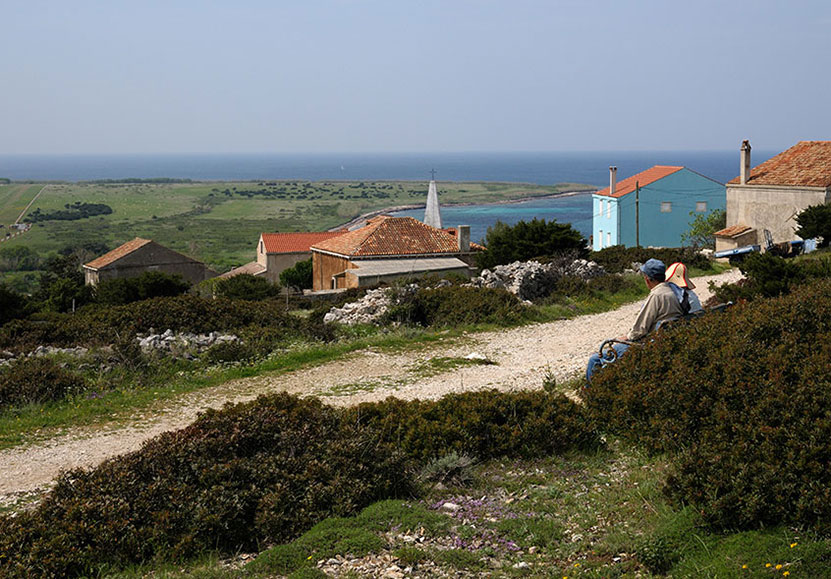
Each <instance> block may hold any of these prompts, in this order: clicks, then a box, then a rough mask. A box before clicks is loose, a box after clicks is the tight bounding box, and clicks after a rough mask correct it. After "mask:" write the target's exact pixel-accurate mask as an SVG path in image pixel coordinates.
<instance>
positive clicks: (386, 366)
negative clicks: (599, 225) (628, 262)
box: [0, 270, 741, 505]
mask: <svg viewBox="0 0 831 579" xmlns="http://www.w3.org/2000/svg"><path fill="white" fill-rule="evenodd" d="M739 277H741V274H740V273H739V272H738V270H731V271H728V272H725V273H723V274H721V275H719V276H708V277H702V278H696V279H695V283H696V286H697V290H696V293H698V295H699V297H700V298H701V301H702V302H704V301H706V300H707V299H708V298H709V296H710V292H709V291H708V290H707V281H709V280H711V279H715V280H717V281H718V282H719V283H723V282H729V281H735V280H737V279H738V278H739ZM640 306H641V302H637V303H632V304H628V305H625V306H623V307H621V308H619V309H617V310H614V311H610V312H604V313H602V314H594V315H588V316H580V317H578V318H575V319H572V320H561V321H556V322H550V323H545V324H535V325H531V326H524V327H521V328H516V329H510V330H500V331H495V332H486V333H479V334H471V335H469V336H466V337H465V338H464V339H461V340H458V339H457V340H454V341H453V343H452V344H451V345H446V344H445V345H442V344H438V345H434V346H431V347H430V348H429V349H428V350H421V351H418V352H408V353H403V354H389V353H382V352H376V351H372V350H364V351H361V352H358V353H355V354H352V355H350V356H347V357H344V358H342V359H340V360H337V361H334V362H330V363H327V364H324V365H321V366H317V367H314V368H309V369H304V370H298V371H295V372H292V373H288V374H283V375H280V376H269V375H262V376H257V377H253V378H245V379H240V380H234V381H231V382H227V383H225V384H222V385H220V386H216V387H213V388H207V389H203V390H200V391H198V392H193V393H190V394H187V395H183V396H182V397H180V398H179V399H178V400H176V401H175V402H171V403H168V405H167V406H165V407H164V408H161V409H159V410H156V411H154V412H153V413H152V415H149V416H147V415H142V416H138V417H136V419H135V421H134V422H133V423H132V424H130V425H127V426H124V425H118V426H113V427H110V428H107V427H100V426H99V427H96V428H78V429H73V430H72V431H71V432H69V433H66V434H63V435H60V436H58V437H55V438H52V439H50V440H48V441H45V442H41V443H37V444H33V445H31V446H26V447H22V448H13V449H9V450H4V451H0V505H2V504H11V503H15V502H17V501H20V500H22V499H25V498H26V497H27V496H28V495H30V494H37V493H39V492H41V491H42V490H43V489H44V488H47V487H48V486H49V485H50V484H51V481H52V479H53V478H54V477H55V476H56V475H57V474H58V473H59V472H60V471H61V470H63V469H69V468H75V467H89V466H94V465H96V464H98V463H100V462H102V461H103V460H105V459H107V458H110V457H112V456H116V455H118V454H122V453H125V452H129V451H132V450H137V449H138V448H140V447H141V444H142V443H143V442H144V441H145V440H147V439H149V438H151V437H153V436H156V435H157V434H160V433H161V432H164V431H167V430H173V429H178V428H182V427H184V426H186V425H188V424H189V423H191V422H192V421H193V420H194V418H196V416H197V414H198V413H199V412H200V411H202V410H204V409H205V408H220V407H221V406H222V405H224V404H225V403H228V402H232V403H236V402H245V401H248V400H252V399H253V398H255V397H256V396H258V395H260V394H266V393H270V392H278V391H286V392H289V393H292V394H298V395H314V396H319V397H320V398H321V399H323V400H324V401H325V402H327V403H329V404H335V405H350V404H356V403H359V402H368V401H375V400H382V399H384V398H386V397H387V396H391V395H395V396H397V397H399V398H405V399H412V398H439V397H441V396H443V395H444V394H447V393H449V392H463V391H468V390H480V389H484V388H497V389H500V390H517V389H533V388H539V387H541V386H542V382H543V378H544V377H545V376H546V375H550V376H553V377H554V378H556V380H557V381H558V382H562V381H565V380H568V379H571V378H573V377H574V376H577V375H579V374H580V373H581V372H582V371H583V370H584V368H585V363H586V359H587V358H588V355H589V354H590V353H591V352H593V351H595V349H596V348H597V347H598V345H599V344H600V342H602V341H603V340H604V339H606V338H609V337H613V336H618V335H621V334H623V333H625V332H626V331H627V330H628V329H629V327H630V325H631V323H632V321H633V320H634V318H635V316H636V314H637V312H638V310H639V308H640ZM472 353H475V354H479V355H481V356H484V357H485V358H487V359H488V360H491V361H492V362H494V363H495V364H494V365H466V366H462V367H457V368H455V369H452V370H447V371H443V372H441V373H435V370H434V371H432V372H431V370H430V369H429V368H430V367H429V365H427V364H426V363H427V362H428V361H429V360H430V359H432V358H439V357H448V358H457V357H465V356H468V355H470V354H472ZM431 373H432V374H433V375H431Z"/></svg>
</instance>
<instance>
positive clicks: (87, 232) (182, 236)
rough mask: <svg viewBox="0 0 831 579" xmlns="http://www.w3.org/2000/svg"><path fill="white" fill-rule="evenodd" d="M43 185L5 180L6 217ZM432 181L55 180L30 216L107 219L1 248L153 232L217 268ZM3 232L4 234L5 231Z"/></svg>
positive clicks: (522, 186)
mask: <svg viewBox="0 0 831 579" xmlns="http://www.w3.org/2000/svg"><path fill="white" fill-rule="evenodd" d="M42 187H43V184H36V183H35V184H30V183H26V184H10V185H3V186H0V223H2V224H3V225H4V226H5V227H8V225H9V224H10V223H12V222H14V220H15V219H16V218H17V216H18V215H19V214H20V212H21V211H22V210H23V209H24V208H25V207H26V204H27V203H29V201H31V200H32V198H33V197H34V196H35V195H36V194H37V192H38V191H40V189H41V188H42ZM587 188H589V187H588V186H585V185H579V184H571V183H568V184H560V185H556V186H540V185H531V184H526V183H440V184H439V194H440V198H441V202H442V204H454V203H493V202H499V201H505V200H511V199H520V198H530V197H538V196H545V195H552V194H556V193H558V192H562V191H568V190H575V189H587ZM426 198H427V183H426V182H405V181H390V182H308V181H267V182H266V181H260V182H251V181H248V182H227V183H226V182H198V183H165V184H156V183H53V184H49V186H48V187H47V188H46V189H45V190H44V191H43V193H41V195H40V197H39V198H38V199H37V201H36V202H35V203H34V204H33V205H32V207H31V208H30V210H29V212H28V213H27V215H31V214H32V212H34V211H36V210H38V209H39V210H40V212H41V213H42V214H49V213H51V212H56V211H63V210H65V209H66V208H67V206H71V205H73V204H75V203H95V204H106V205H108V206H109V207H111V208H112V213H111V214H109V215H97V216H94V217H88V218H83V219H77V220H72V221H61V220H57V219H46V220H44V221H38V222H37V223H35V224H34V226H33V227H32V229H31V230H30V231H29V232H27V233H26V234H24V235H20V236H18V237H16V238H14V239H10V240H8V241H5V242H4V243H3V244H0V247H9V246H15V245H26V246H28V247H29V248H31V249H32V250H34V251H36V252H37V253H38V254H39V255H41V256H42V257H44V256H46V255H49V254H55V253H57V252H59V251H61V250H63V249H66V248H79V247H84V246H92V245H96V244H97V245H100V244H104V245H105V246H106V247H108V248H109V249H112V248H114V247H117V246H118V245H120V244H121V243H124V242H126V241H129V240H130V239H133V238H134V237H144V238H150V239H153V240H154V241H157V242H158V243H161V244H162V245H165V246H168V247H170V248H171V249H174V250H176V251H180V252H182V253H185V254H188V255H190V256H192V257H195V258H197V259H200V260H202V261H204V262H205V263H207V264H209V265H210V266H211V267H213V268H214V269H216V270H217V271H219V272H223V271H227V270H229V269H230V268H232V267H235V266H238V265H241V264H243V263H246V262H248V261H251V260H253V259H254V255H255V247H256V243H257V238H258V237H259V235H260V233H262V232H276V231H322V230H327V229H331V228H334V227H337V226H339V225H343V224H345V223H347V222H349V221H350V220H352V219H354V218H356V217H358V216H360V215H362V214H364V213H368V212H371V211H379V210H382V209H385V208H388V207H395V206H401V205H418V204H424V202H425V200H426ZM3 236H4V234H3Z"/></svg>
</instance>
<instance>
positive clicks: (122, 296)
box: [95, 271, 190, 306]
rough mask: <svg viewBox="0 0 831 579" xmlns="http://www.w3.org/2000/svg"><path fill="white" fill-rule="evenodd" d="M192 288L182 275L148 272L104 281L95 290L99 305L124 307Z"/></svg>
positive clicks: (181, 292) (177, 293)
mask: <svg viewBox="0 0 831 579" xmlns="http://www.w3.org/2000/svg"><path fill="white" fill-rule="evenodd" d="M189 288H190V284H189V283H188V282H186V281H185V280H184V279H182V276H180V275H172V274H169V273H163V272H160V271H146V272H144V273H142V274H141V275H139V276H136V277H130V278H116V279H109V280H105V281H102V282H101V283H99V284H98V286H97V287H96V288H95V298H96V300H97V301H98V303H101V304H106V305H113V306H117V305H123V304H129V303H131V302H137V301H140V300H146V299H150V298H159V297H173V296H178V295H181V294H183V293H185V292H186V291H188V289H189Z"/></svg>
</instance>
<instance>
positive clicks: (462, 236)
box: [456, 225, 470, 253]
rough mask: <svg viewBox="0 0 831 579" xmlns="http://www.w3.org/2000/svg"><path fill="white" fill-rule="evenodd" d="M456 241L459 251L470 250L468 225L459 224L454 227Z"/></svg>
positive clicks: (465, 251)
mask: <svg viewBox="0 0 831 579" xmlns="http://www.w3.org/2000/svg"><path fill="white" fill-rule="evenodd" d="M456 243H457V245H458V248H459V252H460V253H467V252H469V251H470V225H459V226H458V227H456Z"/></svg>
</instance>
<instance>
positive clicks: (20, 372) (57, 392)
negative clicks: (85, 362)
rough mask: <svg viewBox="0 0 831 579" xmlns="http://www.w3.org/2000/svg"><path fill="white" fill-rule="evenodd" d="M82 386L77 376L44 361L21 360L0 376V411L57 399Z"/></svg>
mask: <svg viewBox="0 0 831 579" xmlns="http://www.w3.org/2000/svg"><path fill="white" fill-rule="evenodd" d="M84 387H85V383H84V379H83V378H82V377H81V376H78V375H77V374H74V373H72V372H70V371H68V370H64V369H63V368H61V367H60V366H58V365H57V364H56V363H55V362H53V361H52V360H50V359H48V358H43V357H39V358H22V359H20V360H18V361H16V362H14V363H12V364H11V365H10V366H9V367H8V368H6V369H4V370H3V371H2V373H0V410H6V409H7V408H9V407H11V406H20V405H23V404H37V403H42V402H50V401H53V400H60V399H62V398H64V397H66V396H67V395H69V394H74V393H77V392H82V391H83V390H84Z"/></svg>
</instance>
